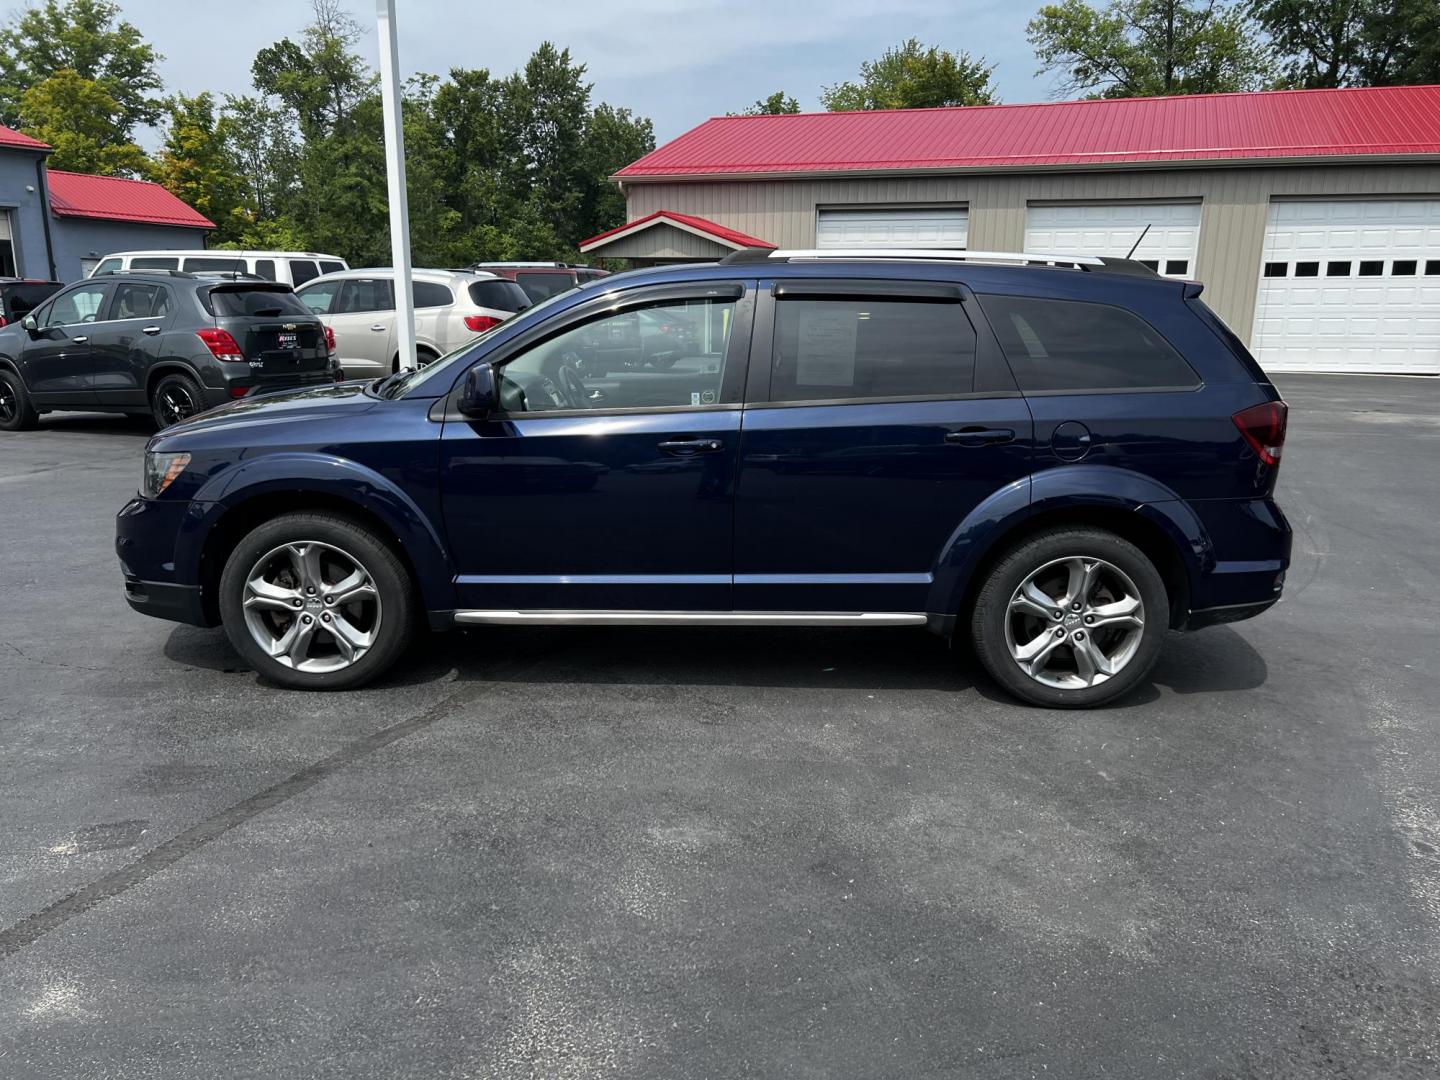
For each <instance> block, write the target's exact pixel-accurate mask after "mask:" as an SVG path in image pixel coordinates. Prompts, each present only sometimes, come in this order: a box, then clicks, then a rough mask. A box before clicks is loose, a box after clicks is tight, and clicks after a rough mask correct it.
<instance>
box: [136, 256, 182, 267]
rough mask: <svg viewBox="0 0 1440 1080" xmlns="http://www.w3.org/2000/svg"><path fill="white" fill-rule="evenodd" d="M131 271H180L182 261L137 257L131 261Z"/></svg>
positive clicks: (166, 258) (163, 257) (156, 257)
mask: <svg viewBox="0 0 1440 1080" xmlns="http://www.w3.org/2000/svg"><path fill="white" fill-rule="evenodd" d="M130 269H131V270H179V269H180V260H179V259H176V258H171V257H169V256H160V255H137V256H135V258H133V259H131V260H130Z"/></svg>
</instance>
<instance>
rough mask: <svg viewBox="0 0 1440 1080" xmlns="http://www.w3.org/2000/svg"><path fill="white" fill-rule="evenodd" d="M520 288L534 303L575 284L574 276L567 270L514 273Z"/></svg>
mask: <svg viewBox="0 0 1440 1080" xmlns="http://www.w3.org/2000/svg"><path fill="white" fill-rule="evenodd" d="M515 280H516V282H518V283H519V285H520V288H522V289H524V290H525V295H526V296H528V297H530V299H531V300H532V301H533V302H534V303H537V304H538V303H539V302H540V301H541V300H545V299H547V298H549V297H551V296H555V295H556V294H558V293H562V292H564V291H565V290H566V289H569V288H571V287H572V286H573V285H574V284H575V278H574V276H573V275H572V274H570V273H568V272H555V271H552V272H550V273H534V272H531V273H523V272H522V273H519V274H516V275H515Z"/></svg>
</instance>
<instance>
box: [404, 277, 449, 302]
mask: <svg viewBox="0 0 1440 1080" xmlns="http://www.w3.org/2000/svg"><path fill="white" fill-rule="evenodd" d="M411 284H412V285H413V286H414V294H415V306H416V307H417V308H422V307H449V306H450V305H451V304H453V303H455V294H454V293H452V292H451V291H450V289H449V287H448V286H445V285H441V284H440V283H439V282H438V281H415V282H411Z"/></svg>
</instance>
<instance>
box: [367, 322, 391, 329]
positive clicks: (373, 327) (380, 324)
mask: <svg viewBox="0 0 1440 1080" xmlns="http://www.w3.org/2000/svg"><path fill="white" fill-rule="evenodd" d="M370 329H371V330H389V329H390V328H389V327H388V326H386V325H385V324H384V323H378V322H377V323H376V324H375V325H374V326H372V327H370Z"/></svg>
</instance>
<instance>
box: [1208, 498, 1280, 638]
mask: <svg viewBox="0 0 1440 1080" xmlns="http://www.w3.org/2000/svg"><path fill="white" fill-rule="evenodd" d="M1191 505H1192V506H1193V508H1194V510H1195V512H1196V514H1197V516H1198V517H1199V518H1200V519H1201V521H1202V522H1203V523H1204V526H1205V530H1206V533H1207V534H1208V536H1209V538H1210V541H1211V544H1212V545H1213V549H1214V561H1213V562H1212V563H1211V564H1210V565H1209V566H1208V567H1206V568H1205V570H1204V571H1203V572H1202V574H1201V575H1200V581H1199V583H1198V587H1197V588H1196V589H1195V590H1194V594H1193V595H1192V596H1191V598H1190V612H1189V616H1188V618H1187V619H1186V620H1185V626H1186V629H1199V628H1200V627H1203V626H1213V625H1215V624H1217V623H1227V622H1239V621H1240V620H1242V619H1249V618H1253V617H1254V616H1256V615H1259V614H1261V613H1262V612H1264V611H1266V610H1268V609H1269V608H1271V607H1273V606H1274V605H1275V604H1276V603H1277V602H1278V601H1279V599H1280V594H1281V592H1282V590H1283V589H1284V587H1285V572H1286V570H1288V569H1289V567H1290V548H1291V543H1292V535H1291V531H1290V523H1289V522H1288V521H1286V520H1285V514H1284V513H1283V512H1282V511H1281V509H1280V507H1279V506H1278V505H1276V503H1275V501H1274V500H1273V499H1240V500H1231V499H1224V500H1220V499H1215V500H1202V501H1197V502H1195V503H1192V504H1191Z"/></svg>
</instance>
